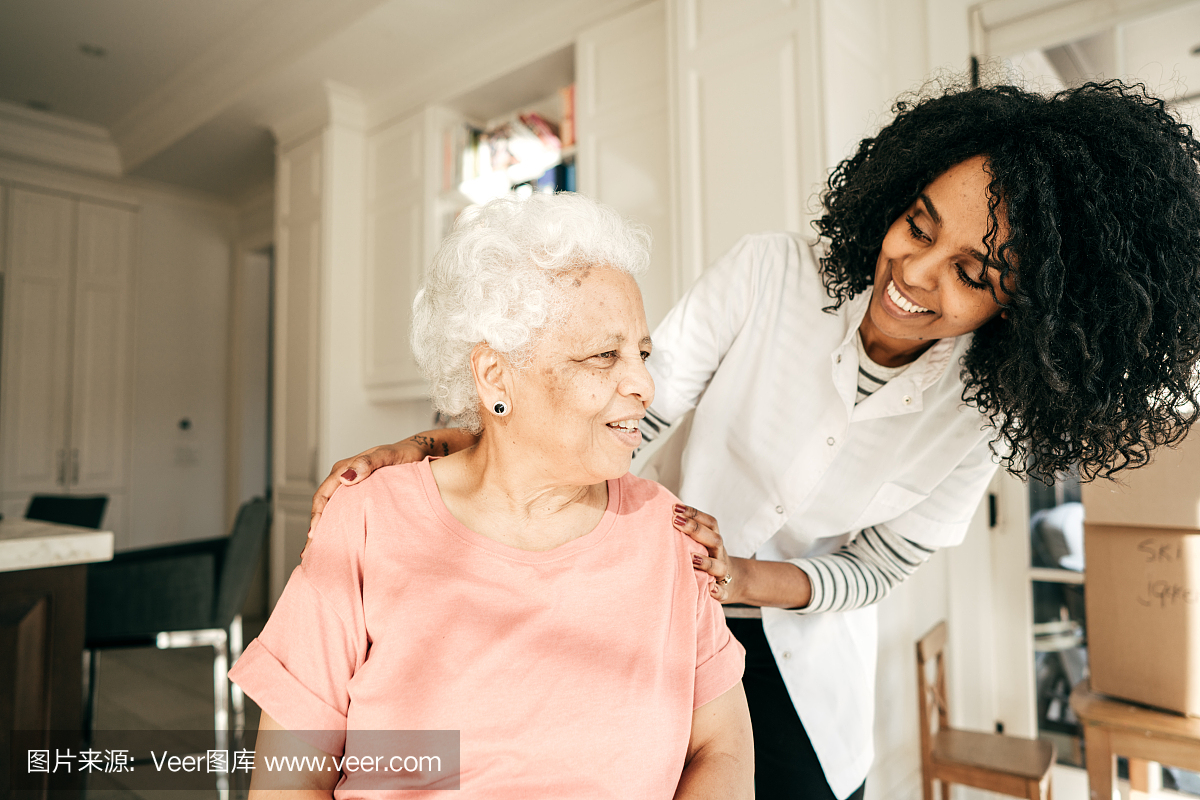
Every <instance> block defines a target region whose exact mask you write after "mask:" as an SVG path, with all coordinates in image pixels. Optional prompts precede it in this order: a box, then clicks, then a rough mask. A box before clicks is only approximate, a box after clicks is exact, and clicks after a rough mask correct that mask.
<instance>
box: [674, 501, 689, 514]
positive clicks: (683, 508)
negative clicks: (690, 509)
mask: <svg viewBox="0 0 1200 800" xmlns="http://www.w3.org/2000/svg"><path fill="white" fill-rule="evenodd" d="M675 510H676V511H677V512H678V513H680V514H682V513H683V512H685V511H687V506H684V505H680V504H679V503H676V504H675Z"/></svg>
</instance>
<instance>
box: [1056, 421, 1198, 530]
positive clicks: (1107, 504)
mask: <svg viewBox="0 0 1200 800" xmlns="http://www.w3.org/2000/svg"><path fill="white" fill-rule="evenodd" d="M1115 478H1116V479H1115V480H1111V481H1110V480H1104V479H1100V480H1095V481H1092V482H1091V483H1085V484H1083V486H1082V487H1080V489H1081V494H1082V496H1083V508H1084V511H1085V519H1086V520H1087V521H1088V522H1090V523H1093V524H1097V525H1131V526H1137V527H1164V528H1194V529H1197V530H1200V431H1198V432H1197V433H1196V434H1194V435H1192V436H1189V437H1188V438H1186V439H1184V440H1183V442H1181V443H1180V444H1179V446H1178V447H1170V448H1168V447H1160V448H1158V449H1157V450H1155V451H1154V458H1153V460H1152V461H1151V462H1150V463H1149V464H1147V465H1146V466H1144V467H1140V468H1138V469H1131V470H1125V471H1123V472H1118V473H1117V474H1116V476H1115Z"/></svg>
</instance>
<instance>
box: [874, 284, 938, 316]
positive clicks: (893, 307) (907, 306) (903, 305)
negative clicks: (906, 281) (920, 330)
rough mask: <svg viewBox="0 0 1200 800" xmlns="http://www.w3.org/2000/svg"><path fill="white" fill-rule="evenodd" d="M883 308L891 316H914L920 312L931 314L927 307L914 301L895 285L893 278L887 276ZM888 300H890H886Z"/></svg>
mask: <svg viewBox="0 0 1200 800" xmlns="http://www.w3.org/2000/svg"><path fill="white" fill-rule="evenodd" d="M884 298H885V300H884V303H883V307H884V309H885V310H886V311H887V312H888V313H889V314H892V315H893V316H899V317H915V316H920V315H921V314H932V313H933V312H932V311H930V310H929V309H928V308H925V307H924V306H921V305H918V304H917V303H914V302H913V301H912V300H910V299H909V298H908V296H907V295H905V293H904V292H902V291H900V287H898V286H897V285H896V279H895V278H889V279H888V283H887V289H885V290H884ZM888 301H890V302H888Z"/></svg>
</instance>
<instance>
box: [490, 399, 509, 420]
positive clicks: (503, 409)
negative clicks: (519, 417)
mask: <svg viewBox="0 0 1200 800" xmlns="http://www.w3.org/2000/svg"><path fill="white" fill-rule="evenodd" d="M492 411H494V412H496V416H497V417H503V416H504V415H505V414H507V413H508V406H507V405H506V404H505V402H504V401H503V400H497V401H496V405H494V406H492Z"/></svg>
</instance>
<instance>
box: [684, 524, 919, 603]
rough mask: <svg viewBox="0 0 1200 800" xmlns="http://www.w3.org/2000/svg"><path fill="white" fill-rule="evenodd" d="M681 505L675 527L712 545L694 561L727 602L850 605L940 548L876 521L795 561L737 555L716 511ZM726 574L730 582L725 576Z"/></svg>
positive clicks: (900, 578) (898, 579)
mask: <svg viewBox="0 0 1200 800" xmlns="http://www.w3.org/2000/svg"><path fill="white" fill-rule="evenodd" d="M676 511H677V515H676V518H675V527H676V528H678V529H679V530H680V531H682V532H684V533H686V534H688V535H689V536H691V537H692V538H693V539H695V540H696V542H698V543H699V544H702V545H704V547H705V548H706V549H707V550H708V552H709V555H708V556H707V557H705V556H696V557H694V559H693V562H694V564H695V566H696V568H697V569H699V570H702V571H704V572H707V573H708V574H709V575H712V576H713V577H714V578H716V579H717V580H716V583H714V584H713V586H712V590H711V591H712V594H713V597H715V598H717V600H718V601H720V602H722V603H742V604H745V605H751V606H770V607H774V608H786V609H789V610H793V611H803V612H805V613H816V612H821V611H850V610H852V609H855V608H862V607H863V606H868V605H871V604H873V603H878V602H879V601H880V600H882V599H883V598H884V597H887V595H888V594H889V593H890V592H891V590H892V589H894V588H895V587H896V586H897V585H899V584H900V583H902V582H904V581H905V580H907V579H908V578H909V577H911V576H912V574H913V573H915V572H916V571H917V568H918V567H919V566H921V565H922V564H924V563H925V562H926V561H928V560H929V558H930V556H932V555H933V554H934V552H936V551H935V549H934V548H931V547H926V546H924V545H921V544H918V543H917V542H913V541H910V540H909V539H905V538H904V537H903V536H900V535H899V534H897V533H895V532H894V531H892V530H890V529H889V528H888V527H887V526H886V525H875V526H872V527H870V528H867V529H866V530H864V531H861V532H860V533H859V534H858V535H856V536H855V537H854V538H853V539H851V540H850V541H849V542H848V543H846V544H845V545H843V546H842V547H841V548H840V549H839V550H838V551H837V552H834V553H830V554H829V555H825V556H817V557H815V558H798V559H792V560H791V561H759V560H756V559H752V558H736V557H734V556H730V555H729V554H728V553H727V552H726V551H725V544H724V540H723V539H722V538H721V533H720V529H719V527H718V525H717V521H716V520H715V519H714V518H713V517H712V516H711V515H709V514H705V513H704V512H703V511H697V510H696V509H694V508H692V507H690V506H677V507H676ZM726 576H729V580H728V581H727V582H726V581H723V580H722V579H723V578H725V577H726Z"/></svg>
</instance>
